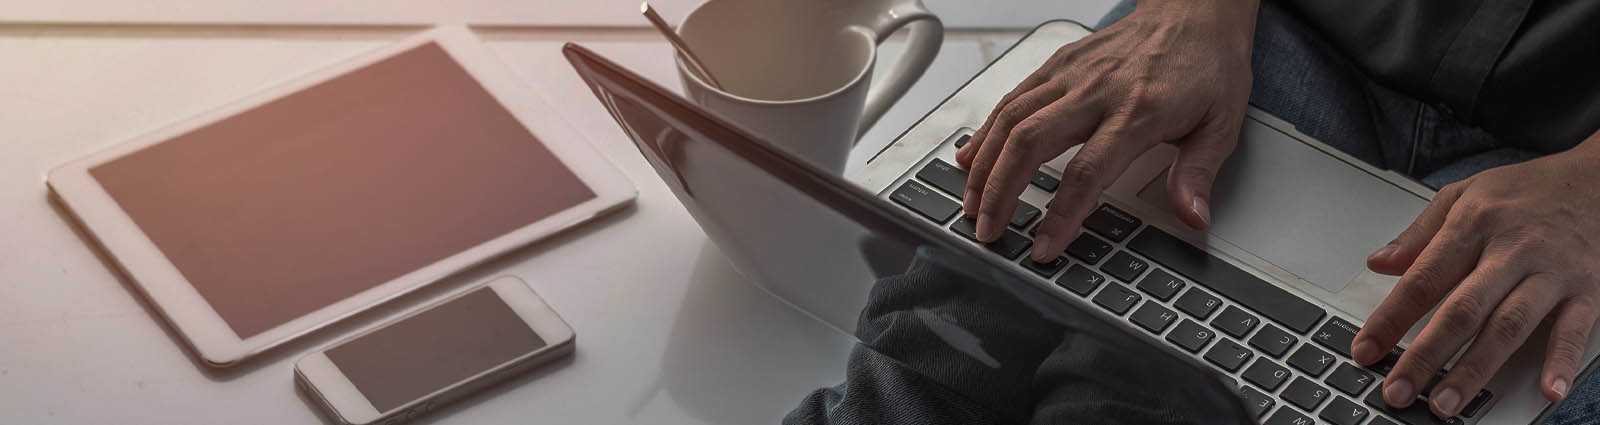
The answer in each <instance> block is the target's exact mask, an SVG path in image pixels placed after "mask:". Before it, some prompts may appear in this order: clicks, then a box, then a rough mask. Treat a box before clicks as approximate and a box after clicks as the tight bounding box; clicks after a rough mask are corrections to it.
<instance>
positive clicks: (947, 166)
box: [917, 159, 967, 199]
mask: <svg viewBox="0 0 1600 425" xmlns="http://www.w3.org/2000/svg"><path fill="white" fill-rule="evenodd" d="M917 179H920V180H922V181H925V182H928V184H931V185H933V187H936V188H938V189H939V190H941V191H944V193H948V194H950V196H954V197H956V199H961V196H962V195H964V194H966V192H967V171H966V170H962V169H961V168H959V167H956V166H955V165H954V164H951V163H948V162H944V160H942V159H935V160H933V161H931V162H928V165H925V166H923V167H922V169H921V170H918V171H917Z"/></svg>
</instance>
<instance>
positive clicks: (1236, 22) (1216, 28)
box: [1133, 0, 1261, 54]
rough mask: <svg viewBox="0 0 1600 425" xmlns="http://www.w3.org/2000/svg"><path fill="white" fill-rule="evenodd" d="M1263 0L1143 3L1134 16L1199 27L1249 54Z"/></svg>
mask: <svg viewBox="0 0 1600 425" xmlns="http://www.w3.org/2000/svg"><path fill="white" fill-rule="evenodd" d="M1260 7H1261V2H1260V0H1140V1H1139V2H1138V6H1137V7H1136V8H1135V9H1134V11H1133V14H1136V15H1147V16H1149V17H1150V18H1153V19H1155V20H1157V21H1161V22H1166V23H1173V24H1176V23H1183V24H1191V25H1198V26H1200V27H1202V28H1205V29H1206V30H1207V31H1210V32H1212V33H1213V34H1216V35H1217V36H1218V37H1219V39H1218V41H1222V42H1224V43H1227V44H1228V45H1229V46H1234V47H1240V48H1242V50H1243V51H1244V52H1245V53H1246V54H1248V53H1249V49H1250V45H1251V43H1252V42H1253V41H1254V39H1255V32H1256V13H1257V12H1258V11H1259V10H1260Z"/></svg>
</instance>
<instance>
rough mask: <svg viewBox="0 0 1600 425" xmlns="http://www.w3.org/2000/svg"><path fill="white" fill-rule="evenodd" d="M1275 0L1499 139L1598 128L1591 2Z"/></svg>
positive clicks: (1409, 89) (1529, 139)
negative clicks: (1278, 0)
mask: <svg viewBox="0 0 1600 425" xmlns="http://www.w3.org/2000/svg"><path fill="white" fill-rule="evenodd" d="M1280 1H1281V3H1283V4H1285V5H1286V6H1288V7H1289V8H1290V9H1292V10H1294V11H1295V12H1296V13H1298V14H1300V15H1301V17H1302V18H1303V19H1304V20H1305V21H1306V22H1308V23H1309V24H1310V25H1311V26H1312V27H1314V28H1316V29H1317V30H1318V32H1319V33H1321V34H1322V35H1323V36H1324V38H1325V39H1326V40H1328V41H1329V42H1330V43H1331V44H1333V45H1334V46H1335V47H1336V48H1338V49H1339V50H1340V51H1342V52H1343V53H1344V54H1345V55H1346V56H1347V57H1349V58H1351V59H1352V60H1353V61H1354V62H1355V63H1356V65H1357V66H1359V67H1361V68H1362V69H1363V70H1365V71H1366V72H1367V73H1368V74H1369V75H1370V76H1371V77H1372V78H1374V79H1375V80H1377V81H1378V82H1379V83H1381V84H1384V85H1385V86H1388V87H1390V88H1392V89H1396V90H1400V91H1402V92H1406V93H1408V94H1410V95H1412V96H1415V97H1417V98H1419V99H1422V100H1424V101H1427V102H1430V103H1434V104H1435V105H1438V106H1441V108H1440V109H1441V110H1444V111H1449V112H1450V113H1451V114H1452V115H1455V117H1456V118H1457V119H1459V120H1461V121H1463V122H1466V123H1468V124H1471V125H1475V126H1478V127H1480V128H1483V129H1484V130H1486V131H1488V132H1489V133H1491V134H1493V135H1495V137H1496V138H1497V139H1499V140H1500V141H1501V142H1502V143H1505V144H1507V145H1510V146H1516V147H1521V148H1523V149H1527V150H1530V151H1534V152H1540V153H1554V152H1557V151H1561V150H1565V149H1567V148H1570V147H1572V146H1575V145H1576V144H1578V143H1580V142H1582V141H1583V140H1584V139H1586V138H1588V137H1589V136H1590V135H1591V134H1593V133H1594V132H1595V131H1596V129H1597V128H1600V1H1595V0H1396V1H1331V0H1280Z"/></svg>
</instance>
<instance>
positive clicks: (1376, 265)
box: [1367, 180, 1470, 276]
mask: <svg viewBox="0 0 1600 425" xmlns="http://www.w3.org/2000/svg"><path fill="white" fill-rule="evenodd" d="M1469 182H1470V180H1469V181H1462V182H1458V183H1456V184H1452V185H1449V186H1445V187H1444V189H1440V190H1439V193H1438V194H1437V195H1435V196H1434V197H1433V201H1432V202H1429V203H1428V207H1427V208H1424V209H1423V210H1422V214H1420V215H1418V216H1417V219H1416V220H1413V221H1412V222H1411V226H1409V227H1406V230H1404V231H1401V232H1400V236H1398V237H1395V239H1394V241H1392V242H1389V244H1388V245H1384V246H1383V247H1382V248H1378V250H1377V251H1374V252H1373V253H1372V255H1371V256H1368V257H1367V268H1369V269H1372V271H1375V272H1378V273H1383V274H1387V275H1390V276H1398V275H1400V274H1403V273H1405V271H1406V269H1407V268H1410V267H1411V264H1412V263H1414V262H1415V261H1416V260H1417V256H1418V255H1420V254H1421V253H1422V248H1423V247H1425V246H1427V245H1428V241H1429V240H1432V239H1433V235H1434V234H1436V233H1438V232H1439V227H1440V226H1443V225H1444V221H1445V216H1446V215H1447V214H1449V212H1450V209H1451V207H1452V206H1454V205H1455V203H1456V200H1458V199H1461V193H1462V192H1466V188H1467V184H1469Z"/></svg>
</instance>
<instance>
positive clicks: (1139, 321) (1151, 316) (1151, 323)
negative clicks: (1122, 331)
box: [1129, 303, 1178, 334]
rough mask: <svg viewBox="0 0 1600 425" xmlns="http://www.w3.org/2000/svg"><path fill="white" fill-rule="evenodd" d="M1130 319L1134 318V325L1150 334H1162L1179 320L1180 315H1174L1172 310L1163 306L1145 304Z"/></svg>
mask: <svg viewBox="0 0 1600 425" xmlns="http://www.w3.org/2000/svg"><path fill="white" fill-rule="evenodd" d="M1129 317H1130V318H1132V319H1133V323H1134V324H1136V325H1139V327H1141V328H1144V329H1145V330H1148V331H1150V332H1155V333H1156V334H1160V333H1161V331H1165V330H1167V327H1168V326H1172V322H1173V320H1175V319H1177V318H1178V313H1174V312H1173V311H1172V310H1168V309H1167V308H1166V307H1162V306H1161V304H1157V303H1144V305H1142V306H1139V309H1138V310H1135V311H1134V312H1133V315H1132V316H1129Z"/></svg>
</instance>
